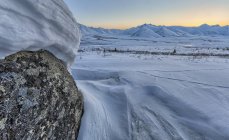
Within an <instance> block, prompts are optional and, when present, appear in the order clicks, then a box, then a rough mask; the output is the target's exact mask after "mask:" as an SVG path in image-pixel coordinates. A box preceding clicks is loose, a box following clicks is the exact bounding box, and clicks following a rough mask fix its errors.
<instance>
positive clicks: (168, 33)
mask: <svg viewBox="0 0 229 140" xmlns="http://www.w3.org/2000/svg"><path fill="white" fill-rule="evenodd" d="M156 33H158V34H159V35H160V36H162V37H172V36H179V35H178V34H176V33H175V32H173V31H172V30H169V29H168V28H166V27H159V29H158V30H157V31H156Z"/></svg>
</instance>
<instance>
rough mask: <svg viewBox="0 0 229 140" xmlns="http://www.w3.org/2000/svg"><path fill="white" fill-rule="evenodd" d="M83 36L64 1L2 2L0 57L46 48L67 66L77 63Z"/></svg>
mask: <svg viewBox="0 0 229 140" xmlns="http://www.w3.org/2000/svg"><path fill="white" fill-rule="evenodd" d="M79 40H80V34H79V29H78V27H77V23H76V21H75V19H74V18H73V16H72V13H71V12H70V11H69V10H68V8H67V6H66V5H65V3H64V1H63V0H1V1H0V56H1V57H5V56H7V55H9V54H12V53H15V52H17V51H20V50H38V49H46V50H49V51H51V52H52V53H54V54H55V55H56V56H57V57H58V58H60V59H62V60H64V61H65V62H66V63H67V64H71V63H72V62H73V61H74V58H75V55H76V52H77V50H78V46H79V42H80V41H79Z"/></svg>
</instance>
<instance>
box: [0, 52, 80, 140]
mask: <svg viewBox="0 0 229 140" xmlns="http://www.w3.org/2000/svg"><path fill="white" fill-rule="evenodd" d="M82 113H83V100H82V95H81V93H80V92H79V91H78V89H77V87H76V85H75V82H74V80H73V78H72V77H71V75H70V74H69V72H68V70H67V68H66V66H65V65H64V63H63V62H62V61H61V60H59V59H57V58H56V57H55V56H54V55H52V54H51V53H49V52H48V51H43V50H40V51H37V52H28V51H24V52H18V53H16V54H13V55H11V56H8V57H6V58H5V60H0V139H1V140H8V139H9V140H13V139H16V140H21V139H31V140H36V139H59V140H61V139H76V137H77V135H78V130H79V127H80V120H81V116H82Z"/></svg>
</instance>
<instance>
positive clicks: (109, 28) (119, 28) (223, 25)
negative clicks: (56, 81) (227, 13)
mask: <svg viewBox="0 0 229 140" xmlns="http://www.w3.org/2000/svg"><path fill="white" fill-rule="evenodd" d="M78 24H80V25H84V26H87V27H90V28H102V29H108V30H126V29H130V28H134V27H138V26H142V25H145V24H147V25H153V26H162V27H163V26H164V27H176V26H178V27H190V28H191V27H200V26H202V25H208V26H220V27H225V26H229V24H208V23H203V24H199V25H190V26H187V25H157V24H152V23H143V24H138V25H134V26H128V27H123V28H122V27H117V28H116V27H107V26H104V27H103V26H102V25H101V26H98V25H96V26H93V25H87V24H82V23H79V22H78Z"/></svg>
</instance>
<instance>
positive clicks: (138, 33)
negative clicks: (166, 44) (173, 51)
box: [131, 26, 161, 37]
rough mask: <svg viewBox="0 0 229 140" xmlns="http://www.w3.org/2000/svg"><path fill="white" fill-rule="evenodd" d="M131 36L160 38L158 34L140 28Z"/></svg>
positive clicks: (148, 29) (146, 28)
mask: <svg viewBox="0 0 229 140" xmlns="http://www.w3.org/2000/svg"><path fill="white" fill-rule="evenodd" d="M131 36H133V37H161V36H160V35H159V34H157V33H155V32H154V31H153V30H152V29H150V28H148V27H146V26H141V27H139V28H137V30H136V32H134V33H133V34H132V35H131Z"/></svg>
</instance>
